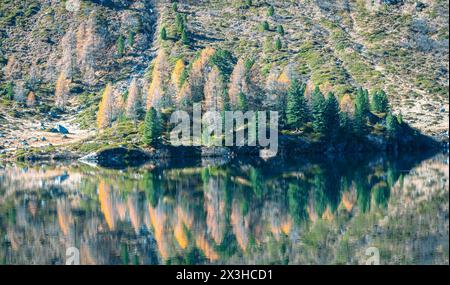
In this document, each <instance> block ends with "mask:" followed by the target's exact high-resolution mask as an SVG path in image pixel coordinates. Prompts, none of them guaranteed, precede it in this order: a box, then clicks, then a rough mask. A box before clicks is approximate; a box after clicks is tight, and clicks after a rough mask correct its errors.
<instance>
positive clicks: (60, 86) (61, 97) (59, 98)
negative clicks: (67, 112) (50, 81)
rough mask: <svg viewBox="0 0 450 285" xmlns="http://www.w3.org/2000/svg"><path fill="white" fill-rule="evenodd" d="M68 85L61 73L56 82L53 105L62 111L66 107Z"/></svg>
mask: <svg viewBox="0 0 450 285" xmlns="http://www.w3.org/2000/svg"><path fill="white" fill-rule="evenodd" d="M69 83H70V82H69V80H67V79H66V76H65V75H64V73H63V72H61V73H60V75H59V77H58V80H57V81H56V88H55V105H56V106H57V107H59V108H62V109H64V108H65V107H66V104H67V100H68V97H69Z"/></svg>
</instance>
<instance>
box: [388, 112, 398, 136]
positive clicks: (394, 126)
mask: <svg viewBox="0 0 450 285" xmlns="http://www.w3.org/2000/svg"><path fill="white" fill-rule="evenodd" d="M397 131H398V120H397V118H396V117H395V116H394V115H393V114H392V113H391V112H389V113H388V114H387V116H386V132H387V134H388V136H389V138H390V139H395V138H396V137H397Z"/></svg>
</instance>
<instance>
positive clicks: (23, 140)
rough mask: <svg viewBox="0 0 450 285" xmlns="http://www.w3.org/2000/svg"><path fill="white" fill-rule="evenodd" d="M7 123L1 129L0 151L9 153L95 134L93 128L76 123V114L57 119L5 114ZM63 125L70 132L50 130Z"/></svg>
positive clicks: (71, 140) (64, 142) (70, 141)
mask: <svg viewBox="0 0 450 285" xmlns="http://www.w3.org/2000/svg"><path fill="white" fill-rule="evenodd" d="M5 119H6V121H7V123H6V124H5V125H4V126H3V128H2V129H1V130H0V152H3V153H7V152H13V151H16V150H19V149H26V148H39V147H47V146H60V145H66V144H71V143H75V142H78V141H81V140H84V139H86V138H88V137H90V136H93V135H94V134H95V131H94V130H93V129H91V130H83V129H80V126H79V124H77V123H75V122H74V121H75V115H72V114H71V115H63V116H61V117H60V118H57V119H44V120H42V121H39V120H36V119H34V120H33V119H24V118H12V117H10V116H5ZM58 125H60V126H63V127H64V128H66V129H67V130H68V131H69V133H68V134H62V133H57V132H50V131H49V130H50V129H52V128H56V126H58Z"/></svg>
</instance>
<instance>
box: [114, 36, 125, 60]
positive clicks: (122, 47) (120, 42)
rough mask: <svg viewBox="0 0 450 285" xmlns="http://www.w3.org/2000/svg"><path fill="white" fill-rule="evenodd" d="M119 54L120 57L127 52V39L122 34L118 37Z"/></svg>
mask: <svg viewBox="0 0 450 285" xmlns="http://www.w3.org/2000/svg"><path fill="white" fill-rule="evenodd" d="M116 45H117V55H118V56H119V57H122V56H123V53H124V52H125V39H124V37H123V36H122V35H120V36H119V38H118V39H117V43H116Z"/></svg>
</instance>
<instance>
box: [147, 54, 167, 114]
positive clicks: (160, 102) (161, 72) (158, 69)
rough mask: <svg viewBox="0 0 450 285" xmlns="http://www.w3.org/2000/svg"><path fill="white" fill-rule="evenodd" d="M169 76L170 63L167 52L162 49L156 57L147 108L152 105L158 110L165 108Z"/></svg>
mask: <svg viewBox="0 0 450 285" xmlns="http://www.w3.org/2000/svg"><path fill="white" fill-rule="evenodd" d="M168 78H169V63H168V61H167V55H166V52H165V51H164V50H163V49H161V50H160V51H159V52H158V55H157V57H156V58H155V62H154V66H153V72H152V81H151V83H150V87H149V90H148V94H147V104H146V107H147V110H149V109H150V108H151V107H153V108H155V109H156V110H160V109H161V108H163V107H164V106H165V105H166V104H167V101H168V98H166V97H168V96H166V95H167V94H166V93H167V92H166V91H167V83H168V82H167V81H168Z"/></svg>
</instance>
